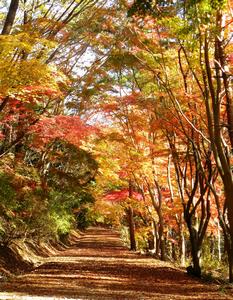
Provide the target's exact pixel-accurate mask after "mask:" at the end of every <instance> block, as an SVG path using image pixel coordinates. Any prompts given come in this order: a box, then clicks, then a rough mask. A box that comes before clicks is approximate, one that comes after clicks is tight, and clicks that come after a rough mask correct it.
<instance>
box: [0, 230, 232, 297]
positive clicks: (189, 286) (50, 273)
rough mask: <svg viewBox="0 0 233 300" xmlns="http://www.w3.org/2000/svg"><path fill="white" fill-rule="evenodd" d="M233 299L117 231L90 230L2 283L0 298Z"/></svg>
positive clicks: (223, 291)
mask: <svg viewBox="0 0 233 300" xmlns="http://www.w3.org/2000/svg"><path fill="white" fill-rule="evenodd" d="M64 298H65V299H93V300H96V299H101V300H105V299H108V300H110V299H111V300H115V299H119V300H124V299H129V300H131V299H134V300H136V299H140V300H143V299H203V300H204V299H205V300H207V299H211V300H213V299H216V300H220V299H233V295H232V296H231V295H230V293H229V290H224V289H223V288H222V287H220V286H217V285H214V284H209V285H208V284H205V283H203V282H201V281H199V280H197V279H194V278H191V277H189V276H188V275H186V274H185V273H184V272H182V271H180V270H177V269H174V268H171V267H169V264H167V263H163V262H160V261H158V260H154V259H151V258H145V257H143V256H140V255H137V254H133V253H131V252H129V251H128V250H127V249H126V248H125V247H123V246H122V244H121V242H120V239H119V236H118V234H117V233H116V232H113V231H110V230H106V229H101V228H92V229H89V230H88V231H87V233H86V234H85V235H84V236H83V237H81V238H80V239H79V240H77V241H76V244H75V245H74V246H72V247H71V248H68V249H66V250H64V251H61V252H60V253H59V255H58V256H54V257H50V258H49V260H48V262H47V263H45V264H43V265H42V266H40V267H39V268H37V269H35V270H34V271H33V272H31V273H28V274H25V275H21V276H18V277H17V278H16V279H14V280H12V281H11V282H5V283H0V300H4V299H17V300H18V299H20V300H22V299H24V300H29V299H35V300H52V299H64Z"/></svg>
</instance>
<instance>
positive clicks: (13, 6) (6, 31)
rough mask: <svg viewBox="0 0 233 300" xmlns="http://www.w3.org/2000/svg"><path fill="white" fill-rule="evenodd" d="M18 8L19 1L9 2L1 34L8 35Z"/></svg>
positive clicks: (12, 0)
mask: <svg viewBox="0 0 233 300" xmlns="http://www.w3.org/2000/svg"><path fill="white" fill-rule="evenodd" d="M18 7H19V0H11V4H10V7H9V10H8V13H7V16H6V20H5V23H4V26H3V29H2V33H1V34H10V32H11V29H12V26H13V24H14V21H15V16H16V12H17V10H18Z"/></svg>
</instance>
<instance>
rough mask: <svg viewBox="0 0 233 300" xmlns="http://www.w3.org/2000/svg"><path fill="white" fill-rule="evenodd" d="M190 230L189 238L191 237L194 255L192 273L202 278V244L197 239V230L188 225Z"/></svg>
mask: <svg viewBox="0 0 233 300" xmlns="http://www.w3.org/2000/svg"><path fill="white" fill-rule="evenodd" d="M188 229H189V234H190V235H189V237H190V244H191V254H192V262H193V267H192V271H191V272H190V273H191V274H192V275H194V276H197V277H201V267H200V245H199V244H200V243H199V241H198V238H197V232H196V230H195V229H194V228H193V227H192V226H190V224H188Z"/></svg>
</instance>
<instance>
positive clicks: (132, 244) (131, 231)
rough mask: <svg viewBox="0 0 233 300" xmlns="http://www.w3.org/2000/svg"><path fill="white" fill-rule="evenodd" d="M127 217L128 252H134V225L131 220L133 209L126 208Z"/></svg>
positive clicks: (135, 248)
mask: <svg viewBox="0 0 233 300" xmlns="http://www.w3.org/2000/svg"><path fill="white" fill-rule="evenodd" d="M127 216H128V225H129V238H130V250H132V251H136V250H137V247H136V239H135V224H134V219H133V209H132V207H131V206H130V207H129V208H127Z"/></svg>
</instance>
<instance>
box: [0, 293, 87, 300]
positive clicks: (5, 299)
mask: <svg viewBox="0 0 233 300" xmlns="http://www.w3.org/2000/svg"><path fill="white" fill-rule="evenodd" d="M0 299H1V300H84V298H67V297H48V296H29V295H26V294H24V293H1V292H0Z"/></svg>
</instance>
